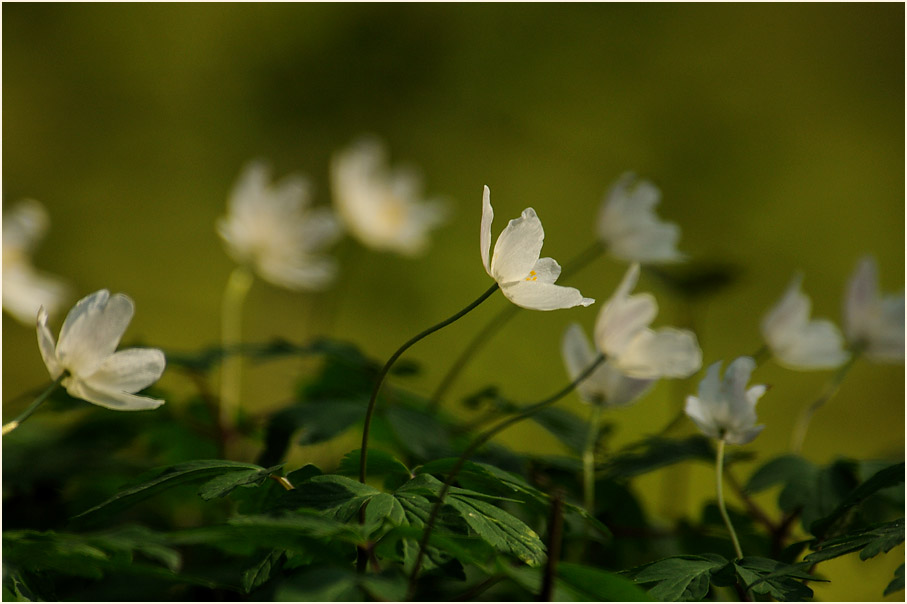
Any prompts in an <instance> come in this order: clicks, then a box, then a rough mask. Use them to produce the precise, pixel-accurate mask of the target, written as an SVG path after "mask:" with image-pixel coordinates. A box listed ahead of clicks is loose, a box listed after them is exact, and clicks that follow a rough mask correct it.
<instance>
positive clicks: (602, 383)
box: [561, 323, 655, 407]
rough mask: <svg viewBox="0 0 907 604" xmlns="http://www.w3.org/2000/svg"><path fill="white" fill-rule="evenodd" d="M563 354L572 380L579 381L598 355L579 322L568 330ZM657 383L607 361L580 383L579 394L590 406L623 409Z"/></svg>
mask: <svg viewBox="0 0 907 604" xmlns="http://www.w3.org/2000/svg"><path fill="white" fill-rule="evenodd" d="M561 354H562V356H563V358H564V366H565V367H566V368H567V375H569V376H570V379H571V380H576V379H577V378H578V377H579V376H580V375H581V374H582V373H583V371H584V370H585V369H586V368H588V367H589V365H591V364H592V363H593V362H594V361H595V359H596V356H597V353H596V352H595V351H594V350H593V349H592V345H591V344H590V343H589V339H588V338H587V337H586V334H585V333H583V328H582V327H580V326H579V324H578V323H571V324H570V325H569V326H568V327H567V329H566V331H564V337H563V339H562V340H561ZM654 383H655V379H638V378H631V377H627V376H625V375H624V374H623V373H621V372H620V371H618V370H617V369H616V368H615V367H614V364H613V363H612V362H610V361H605V362H604V363H602V364H601V365H599V366H598V367H597V368H596V369H595V370H594V371H593V372H592V374H590V375H589V376H588V377H587V378H586V379H585V380H583V381H582V382H580V383H579V384H577V386H576V391H577V393H578V394H579V396H580V398H581V399H583V400H584V401H585V402H587V403H591V404H593V405H603V406H605V407H620V406H624V405H629V404H630V403H632V402H633V401H635V400H636V399H638V398H639V397H640V396H642V395H643V393H645V391H646V390H648V389H649V387H650V386H651V385H652V384H654Z"/></svg>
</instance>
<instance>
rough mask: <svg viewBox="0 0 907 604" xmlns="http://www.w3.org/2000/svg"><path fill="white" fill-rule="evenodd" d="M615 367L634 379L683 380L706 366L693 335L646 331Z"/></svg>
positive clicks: (663, 329) (617, 361) (685, 332)
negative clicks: (672, 378) (660, 378)
mask: <svg viewBox="0 0 907 604" xmlns="http://www.w3.org/2000/svg"><path fill="white" fill-rule="evenodd" d="M615 363H616V366H617V368H618V369H620V371H621V372H623V373H624V374H626V375H628V376H630V377H634V378H643V379H647V378H648V379H651V378H657V377H675V378H683V377H688V376H690V375H692V374H694V373H696V372H697V371H698V370H699V368H700V367H701V366H702V350H700V348H699V344H698V343H697V342H696V336H695V335H694V334H693V332H691V331H686V330H681V329H673V328H670V327H664V328H662V329H659V330H658V331H653V330H651V329H645V330H642V331H640V332H639V333H637V335H636V337H634V338H633V340H632V341H631V342H630V343H629V344H628V345H627V348H626V349H625V350H624V351H623V352H622V353H621V354H620V355H619V356H618V357H617V359H616V361H615Z"/></svg>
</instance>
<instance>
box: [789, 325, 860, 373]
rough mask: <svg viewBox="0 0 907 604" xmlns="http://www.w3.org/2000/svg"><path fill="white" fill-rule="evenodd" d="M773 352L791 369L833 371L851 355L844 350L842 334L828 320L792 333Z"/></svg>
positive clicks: (802, 327)
mask: <svg viewBox="0 0 907 604" xmlns="http://www.w3.org/2000/svg"><path fill="white" fill-rule="evenodd" d="M772 353H773V354H774V355H775V356H776V357H777V359H778V362H779V363H781V364H782V365H784V366H786V367H788V368H789V369H833V368H835V367H838V366H840V365H841V364H842V363H844V362H845V361H846V360H847V359H848V358H849V356H850V355H849V354H848V353H847V352H846V351H845V350H844V337H843V336H842V335H841V332H840V331H838V328H837V327H836V326H835V325H834V324H833V323H832V322H831V321H827V320H824V319H818V320H813V321H810V322H809V323H808V324H806V325H803V326H801V327H800V328H799V329H797V330H796V331H792V332H791V333H790V335H789V336H788V337H786V338H785V340H784V341H783V345H782V346H779V347H777V348H773V350H772Z"/></svg>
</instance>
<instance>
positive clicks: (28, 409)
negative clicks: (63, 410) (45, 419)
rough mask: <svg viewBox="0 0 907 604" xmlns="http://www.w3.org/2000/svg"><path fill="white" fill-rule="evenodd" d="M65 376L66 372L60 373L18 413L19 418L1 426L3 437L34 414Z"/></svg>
mask: <svg viewBox="0 0 907 604" xmlns="http://www.w3.org/2000/svg"><path fill="white" fill-rule="evenodd" d="M67 375H69V373H68V372H66V371H64V372H63V373H61V374H60V377H58V378H57V379H55V380H54V382H53V383H52V384H51V385H50V386H48V387H47V389H46V390H45V391H44V392H42V393H41V394H39V395H38V398H36V399H35V400H34V401H32V403H31V404H30V405H29V406H28V407H26V409H25V411H23V412H22V413H20V414H19V416H18V417H17V418H16V419H14V420H13V421H11V422H9V423H7V424H4V425H3V436H6V435H7V434H9V433H10V432H12V431H13V430H15V429H16V428H18V427H19V425H20V424H21V423H22V422H24V421H25V420H27V419H28V418H29V416H31V414H32V413H34V412H35V411H36V410H37V409H38V407H40V406H41V404H42V403H44V401H46V400H47V399H48V398H50V395H51V394H52V393H53V391H54V390H56V389H57V387H58V386H59V385H60V384H61V383H62V382H63V380H64V379H65V378H66V376H67Z"/></svg>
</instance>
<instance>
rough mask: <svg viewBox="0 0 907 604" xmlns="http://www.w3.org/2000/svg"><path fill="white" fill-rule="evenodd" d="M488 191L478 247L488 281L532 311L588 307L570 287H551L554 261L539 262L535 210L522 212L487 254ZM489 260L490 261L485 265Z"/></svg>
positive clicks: (555, 274) (539, 232) (491, 215)
mask: <svg viewBox="0 0 907 604" xmlns="http://www.w3.org/2000/svg"><path fill="white" fill-rule="evenodd" d="M493 219H494V210H493V209H492V208H491V191H490V190H489V189H488V187H487V186H486V187H485V191H484V194H483V195H482V223H481V233H480V237H479V245H480V247H481V252H482V264H483V265H484V266H485V272H487V273H488V274H489V275H490V276H491V278H492V279H494V280H495V281H497V282H498V285H499V286H500V287H501V292H502V293H503V294H504V295H505V296H506V297H507V299H508V300H510V301H511V302H513V303H514V304H516V305H517V306H521V307H523V308H529V309H532V310H556V309H559V308H572V307H574V306H580V305H582V306H589V305H590V304H592V303H594V302H595V300H594V299H592V298H584V297H583V295H582V294H581V293H580V291H579V290H578V289H576V288H573V287H563V286H560V285H555V284H554V282H555V281H556V280H557V278H558V276H559V275H560V274H561V267H560V265H559V264H558V263H557V262H556V261H555V260H554V258H539V256H540V255H541V252H542V242H543V241H544V239H545V231H544V229H542V222H541V221H540V220H539V217H538V216H536V214H535V210H533V209H532V208H526V209H525V210H523V213H522V215H521V216H520V217H519V218H514V219H513V220H511V221H510V222H509V223H507V226H506V227H505V228H504V230H503V231H501V234H500V235H498V240H497V241H496V242H495V244H494V254H493V255H492V254H491V222H492V220H493ZM489 256H491V261H490V262H489Z"/></svg>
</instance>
